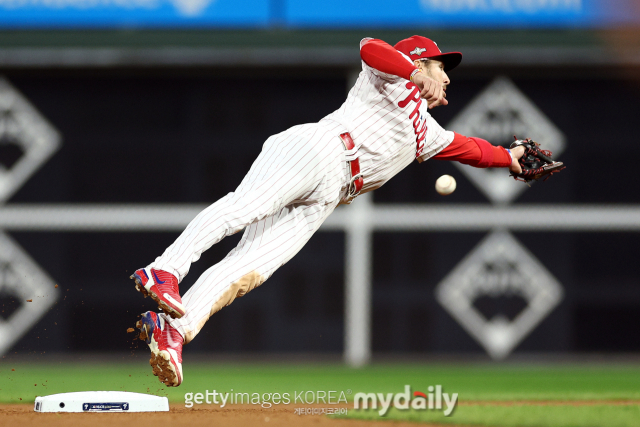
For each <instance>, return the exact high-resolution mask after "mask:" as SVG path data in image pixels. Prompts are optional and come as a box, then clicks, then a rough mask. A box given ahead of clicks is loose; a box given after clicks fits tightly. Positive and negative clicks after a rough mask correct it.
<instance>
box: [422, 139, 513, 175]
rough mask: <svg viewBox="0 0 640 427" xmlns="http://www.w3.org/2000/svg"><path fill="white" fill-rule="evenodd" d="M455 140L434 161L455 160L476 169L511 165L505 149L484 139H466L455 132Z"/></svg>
mask: <svg viewBox="0 0 640 427" xmlns="http://www.w3.org/2000/svg"><path fill="white" fill-rule="evenodd" d="M453 134H454V138H453V141H452V142H451V144H449V145H448V146H447V147H446V148H445V149H444V150H442V151H441V152H440V153H438V154H437V155H436V156H435V157H434V159H440V160H455V161H457V162H460V163H463V164H465V165H471V166H473V167H476V168H504V167H508V166H510V165H511V154H509V152H508V151H507V150H506V149H504V148H503V147H496V146H495V145H491V143H489V142H488V141H485V140H484V139H482V138H475V137H466V136H464V135H460V134H459V133H456V132H454V133H453Z"/></svg>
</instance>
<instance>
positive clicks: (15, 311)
mask: <svg viewBox="0 0 640 427" xmlns="http://www.w3.org/2000/svg"><path fill="white" fill-rule="evenodd" d="M54 285H55V283H54V281H53V280H52V279H51V278H50V277H49V276H48V275H47V274H46V273H45V272H44V271H43V270H42V269H41V268H40V267H39V266H38V264H36V263H35V262H34V261H33V260H32V259H31V257H29V255H27V253H26V252H24V251H23V250H22V249H21V248H20V246H19V245H18V244H17V243H16V242H14V241H13V240H12V239H11V238H10V237H9V236H7V235H6V234H5V233H2V232H0V299H2V300H5V301H9V300H10V299H11V300H14V301H13V302H12V303H11V304H4V306H3V307H2V308H0V354H4V353H5V352H6V351H7V350H9V349H10V348H11V346H12V345H13V344H15V342H16V341H18V339H20V337H22V335H24V334H25V333H27V331H28V330H29V329H31V327H32V326H33V325H35V324H36V322H37V321H38V320H40V318H41V317H42V316H43V315H44V314H45V313H46V312H47V310H49V308H50V307H51V306H52V305H53V303H54V302H55V301H56V300H57V299H58V290H57V289H55V288H54ZM16 300H17V302H18V303H17V304H16V305H15V306H14V304H15V303H16ZM26 300H31V302H26Z"/></svg>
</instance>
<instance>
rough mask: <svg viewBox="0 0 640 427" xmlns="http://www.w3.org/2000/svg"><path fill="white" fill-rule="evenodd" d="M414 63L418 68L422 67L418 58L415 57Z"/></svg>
mask: <svg viewBox="0 0 640 427" xmlns="http://www.w3.org/2000/svg"><path fill="white" fill-rule="evenodd" d="M413 65H415V66H416V68H422V67H420V61H418V60H417V59H415V60H414V61H413Z"/></svg>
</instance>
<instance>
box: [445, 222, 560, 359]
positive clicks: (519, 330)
mask: <svg viewBox="0 0 640 427" xmlns="http://www.w3.org/2000/svg"><path fill="white" fill-rule="evenodd" d="M562 295H563V291H562V286H561V285H560V283H559V282H558V281H557V280H556V279H555V278H554V277H553V276H552V275H551V273H550V272H549V271H548V270H547V269H546V268H545V267H544V266H543V265H542V264H541V263H540V262H538V261H537V260H536V259H535V257H534V256H533V255H531V254H530V253H529V252H528V251H527V250H526V249H525V248H524V247H523V246H522V245H521V244H520V243H519V242H518V241H517V240H516V239H515V238H514V237H513V236H512V235H511V234H510V233H507V232H505V231H494V232H493V233H491V234H490V235H489V236H488V237H487V238H485V239H484V240H483V241H482V242H480V244H479V245H478V246H477V247H476V248H475V249H474V250H473V251H472V252H471V253H470V254H469V255H467V256H466V258H465V259H464V260H462V261H461V262H460V264H458V265H457V266H456V268H455V269H454V270H453V271H451V273H449V275H448V276H447V277H445V278H444V280H443V281H442V282H441V283H440V284H439V285H438V286H437V288H436V298H437V300H438V302H439V303H440V304H441V305H442V306H443V307H444V308H445V309H446V310H447V311H448V312H449V314H451V316H453V318H455V319H456V320H457V321H458V323H459V324H460V325H461V326H462V327H463V328H464V329H465V330H466V331H467V332H468V333H469V334H470V335H471V336H472V337H473V338H475V339H476V341H478V343H480V345H482V346H483V347H484V348H485V350H486V351H487V353H489V355H490V356H491V357H492V358H494V359H502V358H505V357H506V356H508V355H509V353H511V351H512V350H513V349H514V348H515V347H516V346H517V345H518V344H519V343H520V342H521V341H522V340H523V339H524V338H525V337H526V336H527V335H529V333H530V332H531V331H532V330H533V329H534V328H535V327H536V326H537V325H538V324H539V323H540V322H541V321H542V320H543V319H544V318H545V317H546V316H547V315H548V314H549V313H550V312H551V310H553V308H554V307H556V306H557V305H558V304H559V303H560V301H561V300H562ZM483 297H488V298H489V299H493V300H494V302H495V299H497V298H499V297H503V298H506V299H509V298H512V299H513V298H517V299H519V300H520V301H524V308H521V309H520V310H519V312H516V313H513V316H512V317H513V318H512V319H509V318H508V317H506V316H505V314H504V313H502V312H498V313H495V314H493V315H490V316H492V317H490V318H488V317H487V315H485V314H483V313H482V311H481V309H480V307H479V306H478V303H479V302H480V300H481V298H483ZM516 307H517V304H516Z"/></svg>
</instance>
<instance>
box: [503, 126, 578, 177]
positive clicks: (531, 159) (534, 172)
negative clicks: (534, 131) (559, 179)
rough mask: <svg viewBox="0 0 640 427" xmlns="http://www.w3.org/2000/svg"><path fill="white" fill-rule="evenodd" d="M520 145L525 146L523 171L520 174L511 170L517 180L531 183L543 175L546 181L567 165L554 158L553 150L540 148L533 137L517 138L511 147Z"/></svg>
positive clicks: (521, 160) (522, 160) (521, 161)
mask: <svg viewBox="0 0 640 427" xmlns="http://www.w3.org/2000/svg"><path fill="white" fill-rule="evenodd" d="M514 138H515V137H514ZM520 145H522V146H523V147H524V154H523V155H522V157H521V158H520V166H521V167H522V172H521V173H518V174H515V173H513V172H511V176H512V177H513V178H514V179H515V180H516V181H523V182H526V183H527V184H529V183H530V182H531V181H537V180H539V179H540V178H542V177H545V178H544V179H543V181H546V180H547V179H549V177H550V176H551V175H553V174H554V173H556V172H560V171H561V170H562V169H564V168H565V167H566V166H565V165H564V163H562V162H556V161H555V160H553V159H552V158H551V154H552V153H551V151H549V150H542V149H540V144H538V143H537V142H535V141H533V140H532V139H531V138H527V139H524V140H522V139H517V138H516V140H515V141H514V142H512V143H511V146H510V147H509V148H516V147H518V146H520Z"/></svg>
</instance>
